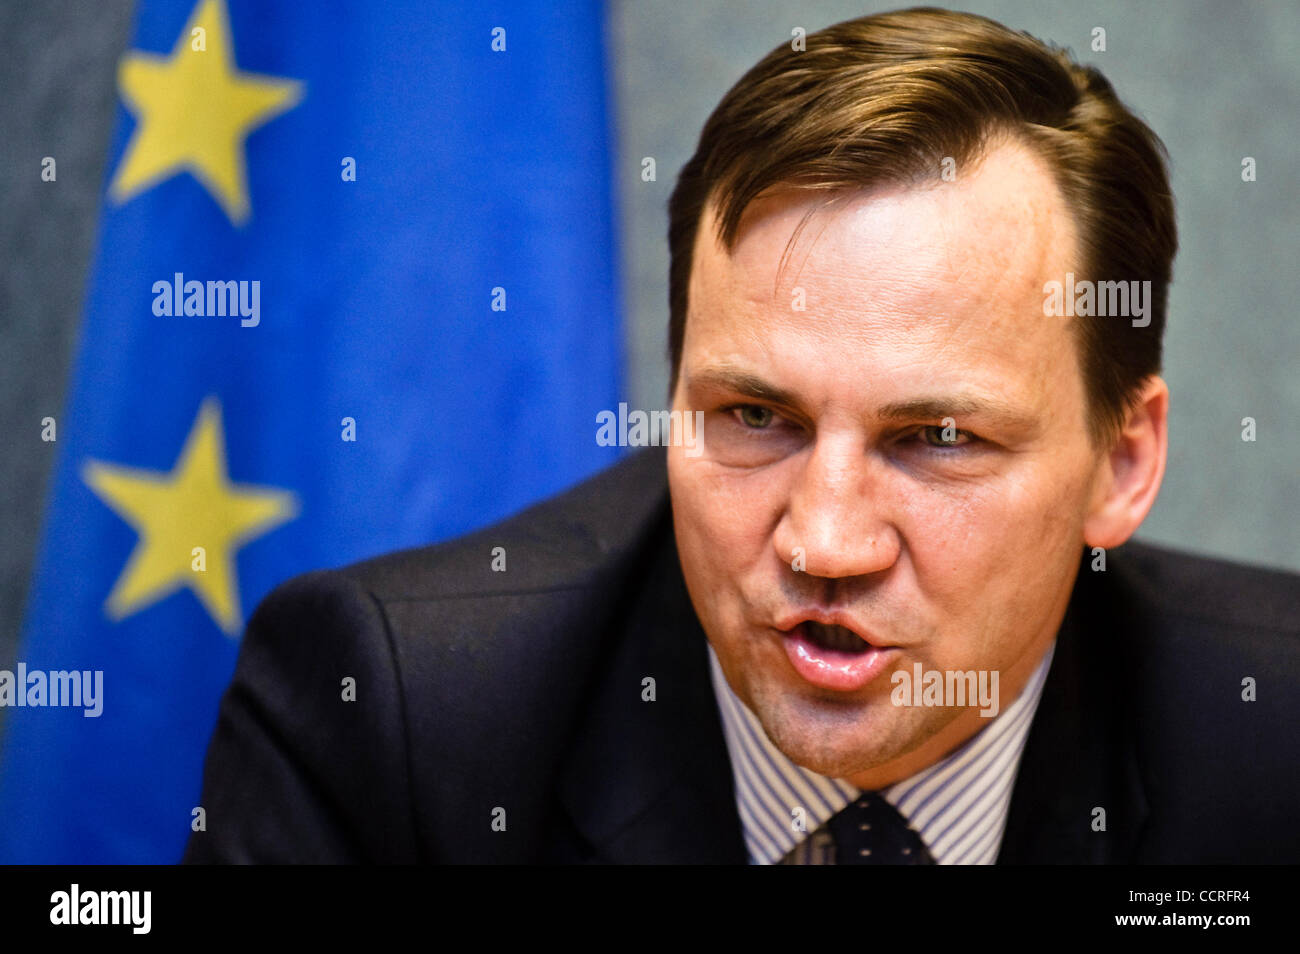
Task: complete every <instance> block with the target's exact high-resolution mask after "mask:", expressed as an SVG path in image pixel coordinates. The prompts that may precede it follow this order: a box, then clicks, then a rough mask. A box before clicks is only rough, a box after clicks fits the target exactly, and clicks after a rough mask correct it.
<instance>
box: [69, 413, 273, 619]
mask: <svg viewBox="0 0 1300 954" xmlns="http://www.w3.org/2000/svg"><path fill="white" fill-rule="evenodd" d="M81 479H82V480H84V481H85V482H86V484H87V485H89V486H90V488H91V490H93V491H94V492H95V493H96V494H97V495H98V496H99V498H100V499H101V500H102V501H104V503H105V504H107V505H108V506H109V507H110V508H111V509H112V510H113V511H114V512H116V513H117V515H118V516H119V517H121V518H122V519H123V520H125V521H126V522H127V523H129V524H130V525H131V526H132V527H133V528H134V529H135V531H136V533H138V534H139V535H140V539H139V540H138V541H137V542H136V545H135V549H134V550H132V551H131V556H130V559H128V560H127V563H126V566H125V567H124V568H123V570H122V573H121V575H119V576H118V578H117V582H116V583H115V584H114V585H113V591H112V593H110V594H109V597H108V602H107V603H106V604H105V605H104V609H105V612H107V613H108V616H109V618H110V619H112V620H114V621H117V620H121V619H122V618H124V617H126V616H129V615H130V614H132V613H135V612H138V611H139V610H142V609H144V608H146V607H148V606H152V605H153V604H154V603H156V602H158V601H159V600H161V599H162V598H163V597H165V596H168V595H169V594H171V593H172V592H174V591H175V590H178V589H179V588H180V587H182V586H188V587H189V588H190V589H191V590H192V591H193V592H194V595H195V596H197V597H198V598H199V602H201V603H202V604H203V606H204V607H205V608H206V609H207V611H208V614H209V615H210V616H211V617H212V619H213V621H214V622H216V624H217V625H218V626H219V627H220V628H221V629H222V631H223V632H225V633H226V634H228V635H230V636H238V635H239V631H240V629H241V628H242V625H243V623H242V620H241V616H240V609H239V585H238V583H237V582H236V579H235V560H234V556H235V551H236V550H238V549H239V547H240V546H242V545H243V544H244V543H246V542H248V541H249V540H251V539H252V538H254V537H257V536H261V535H262V534H264V533H266V532H268V531H269V530H270V529H271V528H272V527H275V526H278V525H279V524H281V523H284V522H285V521H286V520H291V519H293V517H294V516H295V515H296V514H297V509H298V507H297V502H296V500H295V498H294V495H293V494H291V493H288V492H286V491H282V490H276V489H274V488H263V487H254V486H250V485H247V484H232V483H230V481H229V480H228V479H227V476H226V447H225V439H224V437H223V436H222V430H221V404H220V403H219V402H218V401H217V399H216V398H215V397H209V398H207V399H206V400H205V401H204V402H203V405H202V407H200V408H199V414H198V417H197V418H195V420H194V426H193V427H192V428H191V429H190V433H189V436H188V437H187V438H186V439H185V447H184V448H183V449H182V450H181V454H180V457H179V458H177V460H176V464H175V466H173V467H172V470H171V473H169V474H164V473H161V472H159V471H153V470H140V469H138V468H135V467H122V466H119V465H116V464H104V463H100V462H99V461H88V462H87V463H86V466H85V467H84V468H83V469H82V473H81ZM196 547H202V548H203V554H202V557H203V560H202V562H200V559H199V557H200V554H198V553H196V551H195V548H196Z"/></svg>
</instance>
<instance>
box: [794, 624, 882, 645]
mask: <svg viewBox="0 0 1300 954" xmlns="http://www.w3.org/2000/svg"><path fill="white" fill-rule="evenodd" d="M794 632H796V633H798V634H799V635H800V636H802V637H803V638H804V639H806V640H808V642H810V643H812V644H813V645H814V646H816V647H818V648H819V649H830V650H834V651H835V652H840V653H865V652H867V651H868V650H870V649H871V648H872V647H871V644H870V643H868V642H867V641H866V640H865V639H863V638H862V637H861V636H859V635H858V634H857V633H855V632H853V630H851V629H847V628H846V627H844V626H837V625H835V624H833V623H818V622H814V621H813V620H810V619H809V620H804V621H803V622H802V623H800V624H799V625H798V626H796V627H795V630H794Z"/></svg>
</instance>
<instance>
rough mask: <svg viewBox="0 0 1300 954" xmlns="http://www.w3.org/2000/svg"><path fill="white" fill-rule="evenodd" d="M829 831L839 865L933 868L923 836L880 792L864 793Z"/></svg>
mask: <svg viewBox="0 0 1300 954" xmlns="http://www.w3.org/2000/svg"><path fill="white" fill-rule="evenodd" d="M827 827H828V828H829V829H830V833H831V837H832V838H833V839H834V840H835V859H836V864H841V865H932V864H934V858H933V857H932V856H931V855H930V851H929V849H927V848H926V847H925V842H923V841H922V840H921V836H920V835H918V834H917V833H916V832H915V831H913V830H912V829H911V828H910V827H909V826H908V824H907V820H906V819H905V818H903V816H902V815H900V814H899V813H898V810H897V809H896V808H894V806H893V805H891V804H889V802H888V800H887V799H885V798H883V797H882V796H881V795H880V793H879V792H863V793H862V794H860V795H859V796H858V797H857V798H855V799H854V800H853V801H851V802H849V804H848V805H846V806H845V807H844V808H842V809H841V810H840V811H839V812H837V813H836V814H835V816H834V817H833V818H831V820H830V821H829V822H827Z"/></svg>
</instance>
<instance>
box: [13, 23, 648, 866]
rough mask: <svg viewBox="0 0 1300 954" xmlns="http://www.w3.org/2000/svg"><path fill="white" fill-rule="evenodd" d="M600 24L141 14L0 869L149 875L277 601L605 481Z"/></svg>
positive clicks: (28, 636)
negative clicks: (306, 585)
mask: <svg viewBox="0 0 1300 954" xmlns="http://www.w3.org/2000/svg"><path fill="white" fill-rule="evenodd" d="M326 7H328V9H327V8H326ZM602 36H603V32H602V10H601V4H600V3H599V2H598V0H570V2H562V3H557V2H553V0H524V2H511V3H508V4H502V5H500V6H499V7H497V8H495V9H494V8H493V6H492V5H491V4H479V3H474V2H469V0H465V2H444V3H431V2H429V0H388V2H384V3H374V4H332V5H323V4H302V3H297V2H291V0H175V2H169V0H144V2H143V3H142V4H141V10H140V13H139V21H138V25H137V30H136V36H135V40H134V43H133V44H132V47H131V49H130V50H129V51H128V52H127V53H126V55H125V56H124V57H123V60H122V62H121V65H120V69H119V72H118V87H119V92H120V98H121V105H122V115H121V117H120V123H119V129H118V133H117V136H116V137H115V140H114V144H113V147H112V154H111V157H110V162H109V173H108V181H107V183H106V191H105V206H104V213H103V218H102V224H101V227H100V236H99V248H98V253H97V259H96V265H95V269H94V273H93V280H92V285H91V288H90V292H89V296H88V304H87V314H86V318H85V324H84V331H83V334H82V340H81V343H80V353H79V358H78V361H77V365H76V369H75V372H74V378H73V390H72V393H71V396H70V399H69V402H68V407H67V411H66V414H65V416H64V417H63V418H62V419H60V420H57V421H51V422H49V427H50V428H51V429H52V431H54V432H55V433H53V434H52V436H56V437H57V441H58V447H59V448H60V453H59V462H58V465H57V472H56V477H55V485H54V489H53V499H52V501H51V504H50V508H49V511H48V517H47V521H46V528H45V532H44V538H43V543H42V551H41V556H40V558H39V562H38V567H37V571H36V578H35V581H34V586H33V590H32V596H31V600H30V604H29V611H28V615H27V619H26V621H25V624H24V634H23V639H22V642H21V643H20V648H19V659H20V661H21V665H20V666H19V667H18V668H19V671H18V672H16V673H14V674H13V675H12V678H10V679H8V680H5V681H0V699H3V700H4V701H5V703H6V704H7V705H10V706H12V707H13V708H11V709H10V710H9V731H8V733H7V737H6V739H5V747H4V753H3V762H2V763H0V861H4V862H81V863H101V862H172V861H175V860H177V859H178V858H179V857H180V854H181V851H182V849H183V846H184V843H185V840H186V838H187V837H188V836H189V833H190V830H191V827H192V826H197V825H199V824H201V823H202V821H201V819H202V813H201V812H199V811H198V809H199V808H200V806H199V805H198V804H197V799H198V794H199V783H200V776H201V766H202V760H203V755H204V752H205V748H206V744H207V741H208V738H209V736H210V734H211V732H212V729H213V726H214V724H215V719H216V712H217V703H218V699H219V697H220V694H221V691H222V689H223V688H224V686H225V684H226V683H227V682H228V681H229V678H230V675H231V672H232V670H233V667H234V661H235V656H236V653H237V651H238V645H239V643H238V639H239V635H240V632H241V629H242V626H243V622H244V620H245V618H246V614H247V611H248V609H249V608H250V607H251V606H253V605H254V604H255V603H256V602H257V601H258V600H260V599H261V597H262V596H263V595H265V594H266V592H267V591H268V590H269V589H270V588H271V587H272V586H273V585H274V584H276V583H277V582H279V581H281V580H283V579H284V578H286V577H288V576H290V575H293V574H295V573H298V572H302V571H306V570H309V569H314V568H318V567H324V566H336V565H340V564H343V563H347V562H350V561H353V560H357V559H361V558H364V557H367V556H372V555H374V554H377V553H380V552H383V551H386V550H390V549H394V548H398V547H403V546H411V545H417V544H422V543H427V542H431V541H434V540H437V539H440V538H446V537H449V536H453V535H456V534H459V533H461V532H463V531H466V530H469V529H471V528H473V527H475V526H478V525H482V524H484V523H487V522H489V521H491V520H494V519H496V518H499V517H502V516H505V515H506V514H507V513H510V512H513V511H515V510H518V509H520V508H521V507H523V506H524V505H526V504H528V503H530V502H532V501H533V500H536V499H538V498H540V497H542V496H545V495H548V494H550V493H552V492H555V491H558V490H560V489H562V488H563V487H565V486H567V485H569V484H571V483H573V482H575V481H577V480H578V479H580V478H581V477H584V476H586V475H587V474H589V473H591V472H593V471H595V470H597V469H599V468H600V467H601V466H603V465H605V464H607V463H610V462H611V458H610V456H609V455H610V454H611V452H610V451H608V450H605V449H603V448H599V447H597V445H596V442H595V440H594V438H593V434H594V421H595V420H596V415H597V414H598V413H599V412H600V411H601V410H604V409H607V408H611V407H614V406H616V403H617V401H618V398H619V389H620V374H621V370H620V367H621V350H622V349H621V340H622V335H621V321H620V315H619V309H618V305H617V283H616V278H615V262H616V252H615V243H614V235H613V214H612V198H611V189H610V181H609V180H610V160H609V155H610V151H609V133H608V129H607V114H606V98H605V93H606V85H605V84H606V80H605V75H604V62H603V58H604V57H603V47H602ZM484 559H485V560H487V559H489V555H488V554H484ZM301 638H303V639H306V640H310V639H311V638H312V634H311V633H303V634H302V637H301ZM74 696H75V698H74Z"/></svg>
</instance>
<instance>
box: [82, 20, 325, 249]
mask: <svg viewBox="0 0 1300 954" xmlns="http://www.w3.org/2000/svg"><path fill="white" fill-rule="evenodd" d="M200 30H201V31H202V33H198V32H196V31H200ZM117 84H118V88H119V89H120V90H121V93H122V99H123V101H124V102H125V103H126V107H127V108H128V109H129V110H130V111H131V112H132V113H133V114H134V115H135V117H136V127H135V132H134V133H132V135H131V141H130V142H129V143H128V144H127V147H126V152H125V154H124V155H123V158H122V161H121V163H119V165H118V167H117V173H116V175H115V176H114V177H113V182H112V184H111V185H110V186H109V189H108V194H109V197H110V198H111V199H112V200H113V201H114V202H116V203H119V204H120V203H123V202H125V201H127V200H128V199H130V198H132V197H133V196H136V195H139V194H140V193H141V192H144V191H145V190H146V189H149V188H151V187H153V186H154V185H156V184H158V183H159V182H162V181H164V180H166V179H170V178H171V177H172V176H174V175H176V174H177V173H180V172H184V171H187V170H188V171H189V172H190V173H192V174H193V175H194V177H195V178H196V179H198V180H199V182H201V183H202V184H203V186H204V187H205V188H206V189H207V190H208V192H210V193H211V194H212V197H213V198H214V199H216V200H217V202H218V203H220V205H221V208H222V209H224V210H225V213H226V216H227V218H229V219H230V221H231V223H232V224H234V225H242V224H243V223H244V222H246V221H247V220H248V216H249V206H248V182H247V176H246V174H245V171H244V140H245V139H246V138H247V137H248V134H249V133H251V132H252V131H253V130H254V129H256V128H257V127H258V126H261V125H262V124H263V123H266V122H269V121H270V120H271V119H272V118H274V117H275V116H277V115H279V114H280V113H282V112H284V111H285V110H288V109H292V108H293V107H294V106H295V105H297V103H298V101H299V99H300V98H301V96H302V84H301V83H299V82H296V81H294V80H285V79H280V78H279V77H274V76H263V75H261V74H257V73H241V72H240V71H239V70H238V69H236V67H235V47H234V43H233V41H232V39H231V36H230V20H229V17H228V16H227V15H226V5H225V2H224V0H200V2H199V3H198V5H197V6H196V7H195V8H194V13H193V14H191V16H190V22H189V23H188V24H186V27H185V29H184V30H183V31H181V35H180V37H179V38H178V39H177V41H176V46H175V47H174V48H173V49H172V53H171V56H169V57H168V56H158V55H156V54H152V53H140V52H131V53H128V54H127V55H126V56H125V57H123V58H122V63H121V65H120V66H119V67H118V71H117Z"/></svg>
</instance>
